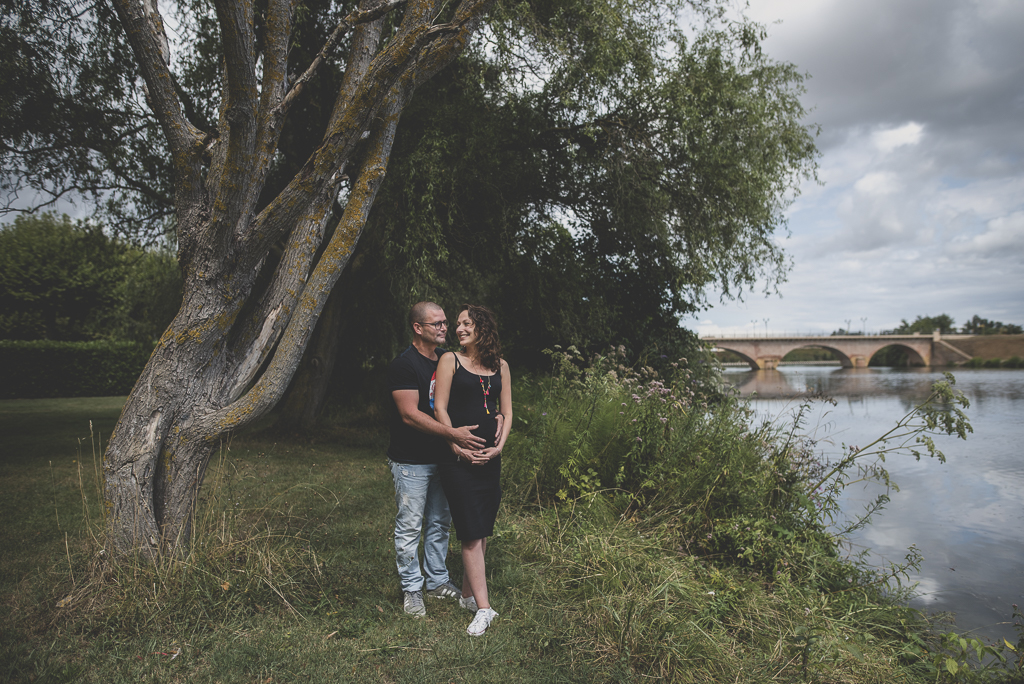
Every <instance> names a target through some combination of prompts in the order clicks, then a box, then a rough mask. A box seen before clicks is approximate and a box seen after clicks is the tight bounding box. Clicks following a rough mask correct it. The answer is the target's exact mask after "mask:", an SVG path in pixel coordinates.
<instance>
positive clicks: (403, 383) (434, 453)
mask: <svg viewBox="0 0 1024 684" xmlns="http://www.w3.org/2000/svg"><path fill="white" fill-rule="evenodd" d="M435 353H436V354H437V357H438V358H441V356H442V355H443V354H447V353H448V352H447V350H445V349H440V348H438V349H436V350H435ZM436 374H437V361H431V360H430V359H428V358H427V357H425V356H423V354H420V353H419V352H418V351H416V347H414V346H412V345H411V344H410V345H409V348H408V349H406V350H405V351H404V352H402V353H401V354H399V355H398V357H397V358H395V360H394V361H392V362H391V366H390V367H389V368H388V392H389V393H390V392H394V391H395V390H417V391H418V392H419V393H420V401H419V410H420V411H422V412H423V413H426V414H427V415H428V416H430V417H431V419H433V417H434V378H435V375H436ZM450 456H451V450H450V449H449V448H448V443H447V442H446V441H445V440H443V439H441V438H440V437H434V436H433V435H428V434H426V433H425V432H420V431H419V430H417V429H415V428H412V427H409V426H408V425H406V424H405V423H404V422H403V421H402V416H401V414H399V413H398V407H397V406H395V403H394V402H393V401H392V402H391V444H389V445H388V458H390V459H391V460H392V461H394V462H395V463H417V464H424V463H440V462H441V460H442V459H447V458H448V457H450Z"/></svg>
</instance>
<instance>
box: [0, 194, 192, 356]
mask: <svg viewBox="0 0 1024 684" xmlns="http://www.w3.org/2000/svg"><path fill="white" fill-rule="evenodd" d="M180 304H181V274H180V272H179V270H178V263H177V260H176V259H175V257H174V253H173V251H172V249H171V246H170V245H168V244H164V245H161V246H156V247H148V248H147V247H142V246H139V245H138V244H132V243H130V242H128V241H126V240H122V239H118V238H115V237H111V236H110V235H109V234H108V233H107V232H105V231H104V230H103V228H102V227H101V226H99V225H96V224H94V223H91V222H88V221H82V220H79V221H74V220H72V219H71V218H70V217H68V216H66V215H63V216H58V215H57V214H54V213H44V214H40V215H22V216H18V217H17V218H15V219H14V222H13V223H11V224H8V225H3V226H0V339H4V340H50V341H72V342H73V341H97V340H112V341H130V342H140V343H144V344H152V343H153V342H154V341H155V340H156V339H157V338H158V337H159V336H160V335H161V333H163V331H164V329H165V328H166V327H167V324H168V323H170V321H171V319H172V318H173V317H174V314H175V312H176V311H177V310H178V306H179V305H180Z"/></svg>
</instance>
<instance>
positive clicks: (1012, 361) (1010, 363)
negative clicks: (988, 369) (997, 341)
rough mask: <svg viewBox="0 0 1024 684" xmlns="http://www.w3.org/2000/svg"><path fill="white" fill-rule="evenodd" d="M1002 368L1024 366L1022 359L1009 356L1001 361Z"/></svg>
mask: <svg viewBox="0 0 1024 684" xmlns="http://www.w3.org/2000/svg"><path fill="white" fill-rule="evenodd" d="M1003 368H1024V359H1022V358H1021V357H1019V356H1011V357H1010V358H1009V359H1007V360H1006V361H1005V362H1004V363H1003Z"/></svg>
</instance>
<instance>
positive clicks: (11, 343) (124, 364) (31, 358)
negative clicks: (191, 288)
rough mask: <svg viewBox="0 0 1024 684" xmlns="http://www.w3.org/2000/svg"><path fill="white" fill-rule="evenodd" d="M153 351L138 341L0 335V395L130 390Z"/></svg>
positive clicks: (100, 394)
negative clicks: (27, 338)
mask: <svg viewBox="0 0 1024 684" xmlns="http://www.w3.org/2000/svg"><path fill="white" fill-rule="evenodd" d="M152 351H153V349H152V347H148V346H145V345H141V344H138V343H135V342H109V341H100V342H52V341H49V340H36V341H30V342H25V341H20V340H18V341H15V340H0V397H2V398H4V399H36V398H42V397H104V396H120V395H124V394H128V392H130V391H131V389H132V386H133V385H134V384H135V381H136V380H137V379H138V377H139V375H140V374H141V373H142V369H143V367H144V366H145V365H146V361H147V360H148V359H149V355H150V354H151V353H152Z"/></svg>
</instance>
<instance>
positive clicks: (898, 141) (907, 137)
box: [871, 121, 924, 154]
mask: <svg viewBox="0 0 1024 684" xmlns="http://www.w3.org/2000/svg"><path fill="white" fill-rule="evenodd" d="M923 135H924V126H922V125H921V124H919V123H916V122H914V121H911V122H910V123H907V124H904V125H902V126H900V127H899V128H889V129H885V130H881V131H875V132H874V133H873V134H872V135H871V142H872V143H874V145H875V147H876V148H877V149H878V150H879V151H880V152H883V153H885V154H888V153H889V152H892V151H893V150H895V149H896V148H897V147H903V146H904V145H916V144H917V143H919V142H921V137H922V136H923Z"/></svg>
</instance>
